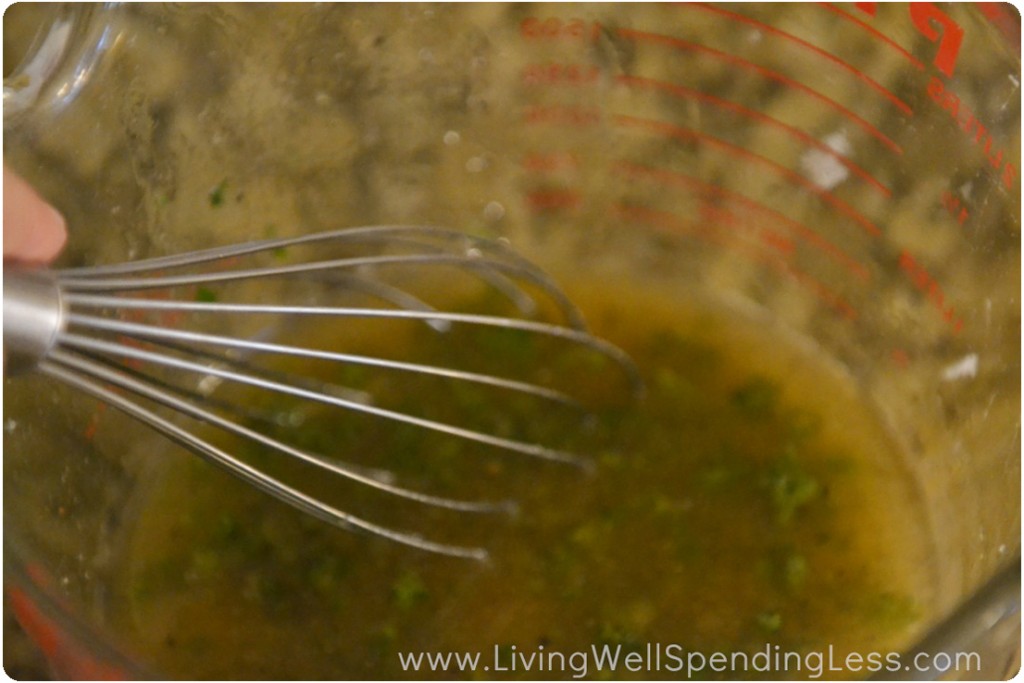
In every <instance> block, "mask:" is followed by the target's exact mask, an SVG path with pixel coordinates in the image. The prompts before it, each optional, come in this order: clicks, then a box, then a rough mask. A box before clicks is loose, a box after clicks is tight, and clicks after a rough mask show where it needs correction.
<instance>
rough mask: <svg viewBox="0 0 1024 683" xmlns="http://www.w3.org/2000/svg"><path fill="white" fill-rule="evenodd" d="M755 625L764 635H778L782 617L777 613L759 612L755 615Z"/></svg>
mask: <svg viewBox="0 0 1024 683" xmlns="http://www.w3.org/2000/svg"><path fill="white" fill-rule="evenodd" d="M757 625H758V626H760V627H761V628H762V629H763V630H764V632H765V633H778V632H779V629H781V628H782V615H781V614H779V613H778V612H761V613H760V614H758V615H757Z"/></svg>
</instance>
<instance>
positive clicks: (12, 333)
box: [4, 266, 66, 373]
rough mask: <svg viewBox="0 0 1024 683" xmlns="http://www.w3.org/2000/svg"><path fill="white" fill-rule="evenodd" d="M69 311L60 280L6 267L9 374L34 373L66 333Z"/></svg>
mask: <svg viewBox="0 0 1024 683" xmlns="http://www.w3.org/2000/svg"><path fill="white" fill-rule="evenodd" d="M65 318H66V307H65V304H64V301H63V297H62V296H61V288H60V285H59V284H58V282H57V277H56V276H55V275H54V274H53V273H51V272H50V271H47V270H26V269H24V268H18V267H15V266H5V267H4V362H5V366H6V367H5V370H7V371H8V372H14V373H19V372H25V371H27V370H31V369H32V368H34V367H35V366H36V364H37V363H38V362H39V361H40V360H42V359H43V358H44V357H45V356H46V354H47V353H49V352H50V349H52V348H53V347H54V346H55V345H56V343H57V337H58V335H59V334H60V332H61V331H62V330H63V329H64V325H65Z"/></svg>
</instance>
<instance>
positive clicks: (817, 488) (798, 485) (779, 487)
mask: <svg viewBox="0 0 1024 683" xmlns="http://www.w3.org/2000/svg"><path fill="white" fill-rule="evenodd" d="M768 491H769V496H770V497H771V502H772V507H773V508H774V509H775V517H776V519H777V520H778V521H779V522H780V523H782V524H786V523H788V522H790V521H791V520H792V519H793V518H794V517H795V516H796V514H797V512H799V511H800V510H801V509H802V508H803V507H805V506H806V505H808V504H809V503H811V502H812V501H814V500H815V499H817V498H818V496H819V495H821V485H820V484H819V483H818V480H817V479H816V478H815V477H813V476H812V475H811V474H809V473H808V472H807V471H806V470H804V469H803V467H802V466H801V464H800V462H799V461H797V459H796V457H794V456H793V455H791V454H786V455H784V456H783V457H781V458H780V459H779V460H778V461H777V462H776V463H775V464H774V466H773V467H772V468H771V471H770V472H769V475H768Z"/></svg>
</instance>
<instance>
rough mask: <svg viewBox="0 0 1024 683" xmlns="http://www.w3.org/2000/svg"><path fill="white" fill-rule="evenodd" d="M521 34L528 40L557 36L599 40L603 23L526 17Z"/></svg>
mask: <svg viewBox="0 0 1024 683" xmlns="http://www.w3.org/2000/svg"><path fill="white" fill-rule="evenodd" d="M519 34H520V35H521V36H522V37H523V38H526V39H527V40H545V39H547V40H551V39H556V38H571V39H577V40H578V39H588V40H597V39H598V38H599V37H600V35H601V25H600V24H598V23H597V22H596V21H584V20H583V19H560V18H558V17H547V18H545V19H541V18H540V17H526V18H525V19H523V20H522V22H520V24H519Z"/></svg>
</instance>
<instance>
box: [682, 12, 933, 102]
mask: <svg viewBox="0 0 1024 683" xmlns="http://www.w3.org/2000/svg"><path fill="white" fill-rule="evenodd" d="M680 6H682V7H689V8H694V9H702V10H705V11H708V12H712V13H714V14H717V15H719V16H721V17H724V18H726V19H729V20H731V21H735V22H737V23H740V24H747V25H749V26H753V27H755V28H757V29H758V30H760V31H764V32H765V33H769V34H771V35H775V36H779V37H780V38H782V39H784V40H788V41H791V42H792V43H793V44H795V45H799V46H800V47H802V48H804V49H806V50H808V51H810V52H812V53H814V54H816V55H818V56H820V57H822V58H823V59H826V60H828V61H829V62H831V63H833V64H835V65H836V66H838V67H840V68H841V69H843V70H844V71H847V72H849V73H850V74H852V75H853V76H854V77H855V78H857V79H858V80H860V81H861V82H863V83H864V84H866V85H867V86H868V87H869V88H871V89H872V90H875V91H876V92H878V94H880V95H881V96H882V97H884V98H885V99H886V100H888V101H889V102H891V103H892V104H893V105H894V106H895V107H896V108H897V109H899V110H900V111H901V112H903V113H904V114H906V115H907V116H913V115H914V110H913V109H911V108H910V105H908V104H907V103H906V102H904V101H903V100H901V99H900V98H898V97H896V95H895V94H894V93H893V92H892V91H891V90H889V89H888V88H886V87H885V86H884V85H882V84H881V83H879V82H878V81H876V80H875V79H873V78H871V77H870V76H868V75H867V74H866V73H864V72H863V71H861V70H860V69H858V68H856V67H855V66H853V65H852V64H850V63H849V62H846V61H844V60H842V59H840V58H839V57H837V56H835V55H834V54H832V53H831V52H829V51H828V50H823V49H822V48H820V47H818V46H817V45H814V44H813V43H809V42H808V41H806V40H804V39H803V38H800V37H798V36H795V35H793V34H792V33H788V32H786V31H783V30H782V29H779V28H776V27H774V26H771V25H769V24H765V23H764V22H761V21H758V20H757V19H753V18H751V17H746V16H743V15H742V14H737V13H736V12H730V11H729V10H727V9H724V8H721V7H715V6H712V5H708V4H707V3H703V2H695V3H682V4H679V3H677V4H676V7H680Z"/></svg>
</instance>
